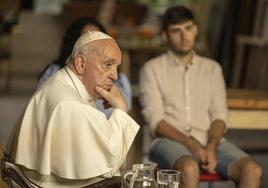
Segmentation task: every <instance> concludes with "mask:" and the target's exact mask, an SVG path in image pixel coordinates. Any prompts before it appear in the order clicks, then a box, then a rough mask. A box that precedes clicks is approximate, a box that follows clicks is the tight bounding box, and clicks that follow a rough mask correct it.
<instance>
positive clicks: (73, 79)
mask: <svg viewBox="0 0 268 188" xmlns="http://www.w3.org/2000/svg"><path fill="white" fill-rule="evenodd" d="M64 69H65V71H66V73H67V75H68V77H70V80H71V82H72V85H73V87H74V88H75V90H76V91H77V92H78V93H79V95H80V96H81V97H82V99H84V100H86V101H87V102H88V103H89V104H91V105H93V106H95V102H94V100H93V97H92V96H91V95H90V94H89V93H88V91H87V90H86V87H85V86H84V84H83V83H82V82H81V80H80V79H79V78H78V77H77V75H76V74H75V73H74V72H73V71H72V69H70V67H68V66H65V67H64Z"/></svg>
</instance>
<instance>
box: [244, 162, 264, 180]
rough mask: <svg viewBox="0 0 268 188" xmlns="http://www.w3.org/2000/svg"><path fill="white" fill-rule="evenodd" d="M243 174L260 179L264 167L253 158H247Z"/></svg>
mask: <svg viewBox="0 0 268 188" xmlns="http://www.w3.org/2000/svg"><path fill="white" fill-rule="evenodd" d="M242 174H244V175H246V176H247V177H252V178H254V179H259V178H261V176H262V167H261V166H260V165H259V164H257V163H256V162H255V161H254V160H252V159H247V161H246V162H245V164H244V165H243V167H242Z"/></svg>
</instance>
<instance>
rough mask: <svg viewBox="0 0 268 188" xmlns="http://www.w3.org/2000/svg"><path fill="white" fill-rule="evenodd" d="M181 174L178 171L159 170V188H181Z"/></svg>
mask: <svg viewBox="0 0 268 188" xmlns="http://www.w3.org/2000/svg"><path fill="white" fill-rule="evenodd" d="M180 176H181V172H180V171H177V170H166V169H163V170H158V171H157V184H158V188H179V185H180Z"/></svg>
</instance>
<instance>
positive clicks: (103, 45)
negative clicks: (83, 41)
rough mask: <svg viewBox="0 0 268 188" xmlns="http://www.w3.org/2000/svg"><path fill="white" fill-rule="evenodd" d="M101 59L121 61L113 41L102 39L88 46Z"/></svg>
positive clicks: (119, 52)
mask: <svg viewBox="0 0 268 188" xmlns="http://www.w3.org/2000/svg"><path fill="white" fill-rule="evenodd" d="M88 45H89V46H90V48H92V51H95V52H96V53H97V54H98V56H99V57H102V58H116V59H121V50H120V48H119V47H118V45H117V44H116V42H115V41H114V40H113V39H103V40H97V41H93V42H90V43H89V44H88Z"/></svg>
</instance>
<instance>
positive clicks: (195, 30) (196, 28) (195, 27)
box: [194, 24, 198, 37]
mask: <svg viewBox="0 0 268 188" xmlns="http://www.w3.org/2000/svg"><path fill="white" fill-rule="evenodd" d="M194 32H195V37H196V36H197V34H198V27H197V25H195V24H194Z"/></svg>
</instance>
